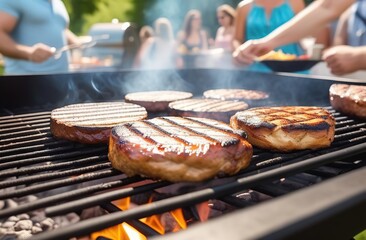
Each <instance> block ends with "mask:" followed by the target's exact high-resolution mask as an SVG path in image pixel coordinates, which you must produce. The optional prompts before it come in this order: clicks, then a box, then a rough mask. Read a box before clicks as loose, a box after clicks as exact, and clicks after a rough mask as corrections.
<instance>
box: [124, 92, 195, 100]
mask: <svg viewBox="0 0 366 240" xmlns="http://www.w3.org/2000/svg"><path fill="white" fill-rule="evenodd" d="M192 96H193V94H192V93H189V92H180V91H152V92H136V93H129V94H127V95H126V96H125V99H126V100H128V101H139V102H171V101H174V100H179V99H186V98H191V97H192Z"/></svg>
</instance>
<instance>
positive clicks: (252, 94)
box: [203, 89, 269, 101]
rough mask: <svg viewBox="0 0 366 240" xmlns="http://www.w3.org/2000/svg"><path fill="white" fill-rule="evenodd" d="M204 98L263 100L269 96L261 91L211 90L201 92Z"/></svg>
mask: <svg viewBox="0 0 366 240" xmlns="http://www.w3.org/2000/svg"><path fill="white" fill-rule="evenodd" d="M203 96H204V97H205V98H213V99H221V100H244V101H245V100H263V99H267V98H268V97H269V95H268V94H267V93H265V92H262V91H257V90H246V89H212V90H207V91H205V92H203Z"/></svg>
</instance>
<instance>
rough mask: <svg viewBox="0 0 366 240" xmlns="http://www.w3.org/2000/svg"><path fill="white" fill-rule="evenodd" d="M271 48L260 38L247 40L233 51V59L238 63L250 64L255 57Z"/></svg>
mask: <svg viewBox="0 0 366 240" xmlns="http://www.w3.org/2000/svg"><path fill="white" fill-rule="evenodd" d="M272 49H273V48H272V47H271V46H270V45H269V44H268V43H266V42H263V41H260V40H248V41H246V42H245V43H243V44H242V45H240V46H239V47H238V48H237V49H235V51H234V52H233V58H234V61H235V62H236V63H238V64H252V63H253V62H254V61H255V60H256V58H257V57H259V56H262V55H264V54H266V53H268V52H269V51H271V50H272Z"/></svg>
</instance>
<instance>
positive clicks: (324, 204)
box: [0, 69, 366, 239]
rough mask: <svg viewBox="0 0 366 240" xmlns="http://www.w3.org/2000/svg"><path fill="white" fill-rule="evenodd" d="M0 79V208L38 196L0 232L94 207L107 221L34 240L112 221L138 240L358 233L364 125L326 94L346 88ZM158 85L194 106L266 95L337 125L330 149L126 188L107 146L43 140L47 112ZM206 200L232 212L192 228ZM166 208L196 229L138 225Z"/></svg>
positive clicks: (220, 79)
mask: <svg viewBox="0 0 366 240" xmlns="http://www.w3.org/2000/svg"><path fill="white" fill-rule="evenodd" d="M1 78H2V79H0V100H1V101H0V102H1V105H2V106H1V108H0V111H1V117H0V149H1V150H0V151H1V156H0V179H2V180H1V182H0V189H3V190H0V201H3V202H7V201H9V200H11V199H19V198H23V197H26V196H28V195H37V196H38V199H37V200H34V201H31V202H30V203H27V204H22V205H18V206H15V207H10V208H4V209H2V210H0V219H2V220H1V222H3V221H5V220H6V219H7V218H9V217H11V216H15V215H19V214H24V213H29V212H32V211H36V210H37V211H40V210H42V211H45V214H46V216H47V217H55V216H62V215H66V214H68V213H70V212H76V213H80V212H81V211H82V210H84V209H87V208H90V207H94V206H100V207H101V208H103V209H104V210H105V211H107V212H109V214H106V215H103V216H99V217H92V218H89V219H86V220H83V221H81V222H78V223H75V224H70V225H67V226H64V227H61V228H58V229H55V230H49V231H44V232H43V233H40V234H37V235H35V236H34V237H33V239H67V238H72V237H79V236H84V235H88V234H90V233H92V232H96V231H98V230H102V229H104V228H107V227H110V226H113V225H116V224H118V223H121V222H127V223H129V224H130V225H131V226H133V227H134V228H136V229H137V230H139V231H140V232H141V233H143V234H144V235H145V236H147V237H148V238H149V239H150V238H152V239H198V238H200V239H223V238H225V239H294V238H296V239H310V238H332V239H344V238H350V237H352V236H353V235H355V234H356V233H358V232H360V231H362V230H363V229H365V228H366V225H365V222H366V214H364V213H365V212H366V184H365V183H366V181H365V177H364V176H365V174H366V168H365V155H366V122H364V121H361V120H357V119H354V118H351V117H348V116H345V115H343V114H341V113H339V112H337V111H335V110H333V109H332V108H331V107H329V106H328V104H329V100H328V89H329V86H330V84H332V83H334V82H344V81H345V80H342V81H341V80H340V79H320V78H319V77H318V78H316V77H306V76H301V75H291V74H288V75H281V74H261V73H254V72H246V71H240V70H224V69H222V70H219V69H186V70H180V71H178V72H173V71H170V70H159V71H127V70H126V71H120V72H90V73H70V74H60V75H38V76H37V75H32V76H4V77H1ZM168 83H169V84H168ZM354 83H357V84H360V83H358V82H357V81H355V80H354ZM151 86H154V87H151ZM159 86H165V89H166V88H169V90H183V91H190V92H192V93H194V95H195V96H196V97H198V96H201V94H202V92H203V91H204V90H207V89H212V88H223V87H227V88H228V87H230V88H240V87H241V88H249V89H259V90H262V91H267V92H269V93H270V99H269V101H268V102H267V104H268V105H317V106H322V107H325V108H326V109H328V110H329V111H330V112H331V113H332V114H333V115H334V117H335V118H336V121H337V124H336V137H335V141H334V142H333V144H332V145H331V147H329V148H326V149H322V150H316V151H315V150H305V151H298V152H293V153H286V154H284V153H273V152H268V151H263V150H260V149H254V155H253V158H252V163H251V165H250V166H249V167H248V168H247V169H245V170H243V171H241V172H239V173H238V174H237V175H235V176H233V177H225V178H224V177H221V178H216V179H213V180H210V181H207V182H203V183H195V184H185V183H176V184H173V183H169V182H165V181H152V180H149V179H144V178H141V177H127V176H125V175H124V174H123V173H121V172H118V171H116V170H114V169H113V168H112V167H111V164H110V163H109V162H108V156H107V154H108V148H107V146H103V145H93V146H88V145H83V144H78V143H73V142H68V141H64V140H57V139H54V138H53V137H52V135H51V133H50V130H49V120H50V111H51V110H52V109H53V108H55V107H59V106H63V105H65V104H70V103H79V102H90V101H105V100H108V101H111V100H121V99H122V98H123V96H124V95H125V94H126V93H128V92H132V91H143V90H161V87H159ZM284 86H286V87H284ZM291 86H292V87H291ZM288 88H291V89H290V90H288ZM44 89H48V90H47V91H44ZM310 91H311V93H310V94H309V92H310ZM15 92H16V93H18V94H16V95H15V94H14V93H15ZM150 117H153V115H150ZM166 189H178V190H176V191H172V192H171V193H169V194H160V195H161V196H160V197H159V199H158V200H156V201H154V202H152V203H146V202H144V203H143V204H141V205H139V206H138V207H135V208H132V209H129V210H126V211H121V210H119V208H117V207H116V206H115V205H114V204H113V203H112V201H114V200H118V199H122V198H125V197H131V198H139V196H144V195H151V193H152V192H158V193H159V192H162V190H163V191H164V190H166ZM169 191H170V190H169ZM248 194H249V195H251V196H258V195H264V196H266V199H267V200H266V201H261V200H258V199H257V198H255V197H251V198H248V197H243V196H248ZM205 201H219V202H221V203H224V204H226V205H228V206H230V208H232V209H235V210H232V211H231V212H230V213H225V214H222V215H221V216H219V217H215V218H212V219H209V220H208V221H207V222H206V223H200V222H199V216H198V215H197V209H196V207H195V206H196V204H199V203H202V202H205ZM177 208H183V209H185V211H186V215H187V214H188V215H190V216H191V217H192V218H193V219H195V220H196V221H194V223H192V224H191V225H190V226H189V227H188V229H187V230H185V231H180V232H178V233H171V234H166V235H164V236H160V234H159V233H158V232H157V231H155V230H154V229H153V228H151V227H150V226H148V225H146V224H145V223H143V222H141V221H139V219H141V218H144V217H148V216H151V215H154V214H161V213H164V212H168V211H172V210H174V209H177ZM274 219H275V220H274ZM220 229H222V230H220ZM244 229H245V230H244ZM99 239H103V238H99Z"/></svg>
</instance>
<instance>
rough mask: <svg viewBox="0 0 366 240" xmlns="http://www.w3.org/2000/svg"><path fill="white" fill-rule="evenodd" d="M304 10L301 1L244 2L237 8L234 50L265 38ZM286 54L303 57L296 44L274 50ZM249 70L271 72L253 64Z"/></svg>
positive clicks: (258, 64) (260, 0)
mask: <svg viewBox="0 0 366 240" xmlns="http://www.w3.org/2000/svg"><path fill="white" fill-rule="evenodd" d="M304 8H305V4H304V1H303V0H244V1H242V2H240V3H239V5H238V7H237V18H236V24H235V35H234V43H233V44H234V48H237V47H239V46H240V45H241V44H242V43H244V42H245V41H247V40H251V39H259V38H262V37H265V36H267V35H268V34H269V33H271V32H272V31H273V30H275V29H276V28H277V27H279V26H281V25H282V24H284V23H286V22H287V21H288V20H290V19H291V18H293V17H294V16H295V15H296V14H297V13H298V12H300V11H301V10H302V9H304ZM280 49H281V50H282V52H284V53H287V54H295V55H297V56H300V55H303V54H304V50H303V49H302V48H301V46H300V44H298V43H291V44H287V45H284V46H281V47H279V48H277V49H275V50H280ZM249 70H253V71H262V72H271V70H270V69H269V68H268V67H266V66H265V65H263V64H261V63H254V64H252V65H250V66H249Z"/></svg>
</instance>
